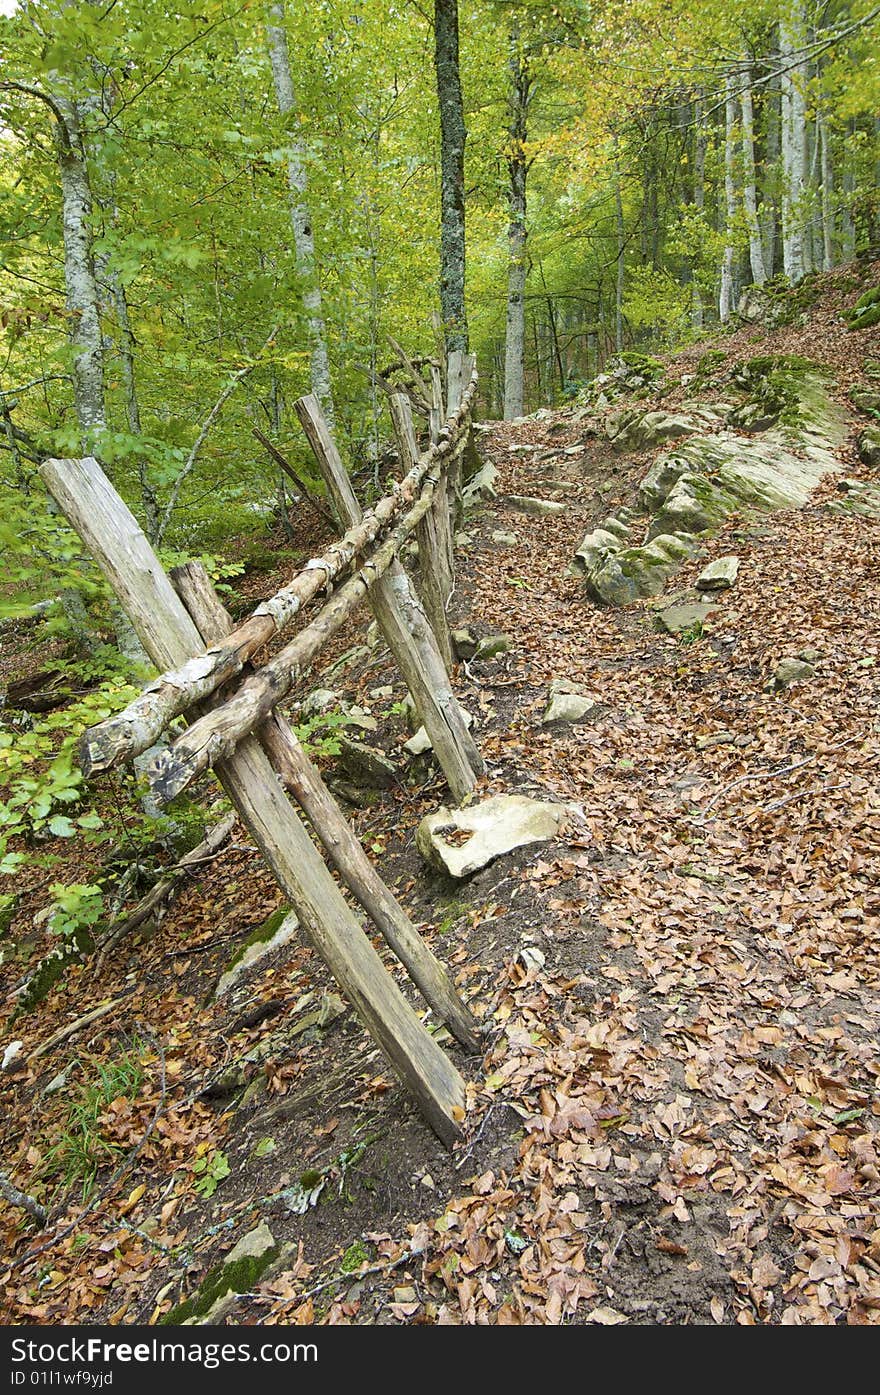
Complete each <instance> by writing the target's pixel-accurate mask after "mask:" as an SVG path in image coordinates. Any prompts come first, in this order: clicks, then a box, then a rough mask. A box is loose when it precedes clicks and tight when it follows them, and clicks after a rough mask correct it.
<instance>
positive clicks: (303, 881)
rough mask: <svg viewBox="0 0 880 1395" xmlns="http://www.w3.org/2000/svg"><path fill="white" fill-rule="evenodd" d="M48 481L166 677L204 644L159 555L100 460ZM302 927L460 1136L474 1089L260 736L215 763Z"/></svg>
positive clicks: (415, 1085) (423, 1097)
mask: <svg viewBox="0 0 880 1395" xmlns="http://www.w3.org/2000/svg"><path fill="white" fill-rule="evenodd" d="M40 473H41V475H42V477H43V479H44V481H45V483H46V485H47V487H48V488H49V490H50V492H51V493H52V495H53V496H54V498H55V499H56V501H57V502H58V504H59V505H60V507H61V508H62V510H63V511H64V513H65V515H66V516H67V518H68V520H69V521H70V523H71V525H72V526H73V527H74V528H75V530H76V531H77V532H78V533H79V535H80V537H81V538H82V539H83V541H84V543H85V544H86V546H87V547H88V549H89V551H90V552H91V553H92V556H93V557H94V558H95V560H96V561H97V563H98V565H99V566H100V568H101V570H102V571H103V572H104V575H105V576H106V578H107V580H108V581H109V583H110V585H111V587H112V589H113V591H114V592H115V593H116V595H117V596H118V597H119V599H120V601H121V602H122V604H123V607H124V608H125V610H126V611H127V613H128V615H129V618H130V619H131V621H132V624H133V625H134V627H135V630H136V631H137V633H138V637H139V638H140V640H141V643H142V644H143V646H144V648H145V649H146V651H147V653H148V654H149V655H150V658H151V659H152V660H153V662H154V663H155V664H156V665H157V667H158V668H159V669H160V670H162V669H168V668H173V667H175V666H177V665H180V664H182V663H184V662H185V661H186V660H187V659H188V658H189V657H190V655H192V654H197V653H199V652H201V650H202V648H203V645H202V640H201V636H200V635H199V632H198V630H197V629H196V626H195V623H194V622H193V620H192V618H191V617H190V615H189V614H188V613H187V611H186V608H185V606H184V605H183V602H182V601H181V599H180V597H179V596H178V595H177V593H176V592H175V591H174V589H173V587H172V585H171V582H170V581H169V579H168V577H167V576H166V574H165V572H164V571H163V569H162V567H161V565H160V563H159V560H158V558H157V557H156V555H155V553H154V552H153V549H152V547H151V546H150V544H149V542H148V541H147V539H146V537H145V535H144V533H143V532H142V530H141V528H140V527H139V525H138V523H137V521H136V519H135V518H134V516H133V515H132V514H131V512H130V510H129V509H128V507H127V505H126V504H125V503H124V502H123V501H122V499H121V498H120V497H119V495H118V494H117V493H116V491H115V489H114V488H113V486H112V485H111V483H110V481H109V480H108V479H107V477H106V475H105V474H104V472H103V470H102V469H101V467H100V465H99V464H98V462H97V460H95V459H94V458H92V457H88V458H86V459H84V460H47V461H44V463H43V464H42V465H41V466H40ZM215 768H216V773H217V776H218V778H219V779H220V781H221V783H222V784H223V787H224V789H225V790H226V792H227V794H228V795H229V797H230V799H231V800H232V802H233V804H234V805H235V807H236V809H237V810H238V813H239V816H240V817H241V818H242V820H243V821H244V823H245V825H246V826H247V828H248V829H249V831H250V833H251V836H252V837H253V839H254V841H255V843H256V844H257V846H258V847H259V849H260V851H261V852H262V854H263V856H264V857H265V859H266V861H267V862H268V864H269V866H270V867H271V869H272V871H273V872H274V874H275V877H276V879H277V881H278V884H279V886H280V887H281V888H282V890H283V891H284V893H285V895H286V896H287V897H288V898H289V900H290V903H291V905H292V906H293V908H294V910H295V911H296V913H297V915H298V917H299V919H300V923H301V924H302V926H303V928H304V929H305V931H306V932H307V934H308V935H309V936H310V937H311V939H312V942H313V944H314V945H315V948H316V949H317V950H318V953H319V954H320V955H321V956H322V958H323V959H324V960H325V962H326V964H327V965H328V967H329V969H330V971H331V973H332V974H333V976H334V978H335V979H336V980H337V982H338V983H339V985H340V987H341V988H342V991H343V992H344V993H345V995H346V997H347V998H348V1000H349V1002H350V1003H351V1004H352V1006H353V1007H354V1009H355V1012H356V1013H357V1015H358V1017H359V1018H360V1019H361V1021H362V1022H363V1024H364V1026H365V1027H366V1028H367V1030H368V1031H369V1032H370V1034H371V1035H372V1037H373V1038H374V1040H375V1041H376V1042H378V1044H379V1045H380V1046H381V1047H382V1048H383V1050H384V1051H385V1053H386V1055H387V1056H388V1058H389V1060H390V1061H391V1063H392V1065H393V1067H394V1068H395V1070H396V1071H397V1073H398V1074H399V1075H400V1076H401V1078H402V1079H403V1080H404V1081H405V1082H406V1084H407V1085H408V1086H409V1088H410V1090H411V1091H412V1093H413V1094H414V1095H415V1097H416V1099H417V1100H418V1103H419V1105H420V1107H421V1109H422V1111H423V1113H424V1114H425V1117H426V1118H427V1119H428V1121H429V1123H430V1124H431V1126H432V1128H433V1129H434V1130H435V1132H436V1133H437V1134H438V1135H439V1137H440V1138H441V1139H443V1141H444V1142H446V1143H452V1142H453V1141H454V1140H455V1139H456V1138H457V1136H458V1134H459V1132H460V1129H459V1122H460V1120H461V1119H462V1118H463V1114H464V1081H463V1080H462V1078H461V1076H460V1075H459V1073H458V1071H457V1070H456V1069H455V1067H454V1066H453V1064H452V1062H451V1061H450V1060H449V1059H448V1058H447V1057H446V1056H445V1055H444V1053H443V1051H442V1050H441V1049H440V1047H439V1046H438V1045H437V1043H436V1042H435V1041H434V1039H433V1037H432V1036H431V1035H430V1034H429V1033H428V1032H427V1031H426V1030H425V1028H424V1027H423V1026H422V1024H421V1023H420V1022H419V1020H418V1018H417V1017H416V1015H415V1013H414V1012H413V1010H412V1008H411V1007H410V1006H409V1004H408V1003H407V1001H406V999H405V998H404V996H403V994H402V993H401V992H400V989H399V988H398V987H397V985H396V983H395V982H394V980H393V979H392V978H391V976H390V975H389V974H388V972H387V970H386V969H385V967H384V965H383V963H382V961H381V959H380V958H379V955H378V954H377V953H376V950H375V949H374V948H373V946H372V944H371V943H370V941H369V939H368V938H367V936H366V934H365V933H364V931H363V929H362V928H361V926H360V925H359V924H358V922H357V920H356V918H355V916H354V914H353V912H352V910H351V908H350V907H349V906H348V904H347V903H346V901H345V899H344V897H343V895H342V893H341V891H340V890H339V887H338V886H337V885H336V882H335V881H334V880H333V877H332V876H331V875H330V872H329V870H328V869H327V867H326V866H325V864H324V862H323V859H322V858H321V855H320V853H319V852H318V850H317V848H316V847H315V845H314V843H313V842H312V840H311V838H310V837H309V835H308V832H307V831H306V829H305V827H304V825H303V824H302V822H301V821H300V819H299V818H298V816H297V814H296V812H295V810H294V809H293V807H292V805H291V803H290V801H289V799H288V798H287V796H286V794H285V793H284V791H283V789H282V787H281V785H280V783H279V781H278V779H277V776H276V775H275V772H274V770H273V769H272V766H271V765H270V763H269V760H268V758H267V756H266V755H265V753H264V751H263V750H262V748H261V746H260V743H259V741H258V740H257V738H256V737H254V736H246V737H245V738H244V739H243V740H242V741H241V742H240V743H239V744H238V746H237V747H236V749H235V752H234V754H233V755H231V756H228V757H227V758H226V759H224V760H222V761H218V762H217V765H216V767H215Z"/></svg>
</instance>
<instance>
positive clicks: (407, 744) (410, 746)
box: [403, 711, 474, 756]
mask: <svg viewBox="0 0 880 1395" xmlns="http://www.w3.org/2000/svg"><path fill="white" fill-rule="evenodd" d="M462 716H463V717H464V724H465V726H466V727H467V728H468V729H469V730H470V728H471V727H472V726H473V724H474V719H473V717H472V716H471V714H470V712H464V711H463V712H462ZM403 749H404V750H405V751H406V753H407V755H410V756H424V755H426V754H427V752H428V751H433V749H434V746H433V743H432V741H431V738H430V736H429V735H428V733H427V730H426V729H425V727H419V729H418V731H417V732H416V733H415V735H414V736H411V737H410V739H409V741H404V743H403Z"/></svg>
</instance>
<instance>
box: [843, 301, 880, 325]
mask: <svg viewBox="0 0 880 1395" xmlns="http://www.w3.org/2000/svg"><path fill="white" fill-rule="evenodd" d="M876 324H880V302H878V303H877V304H874V305H868V306H867V307H866V308H865V309H864V310H860V311H859V312H858V314H857V315H855V316H853V317H852V318H851V319H850V321H849V328H850V329H870V328H871V326H872V325H876Z"/></svg>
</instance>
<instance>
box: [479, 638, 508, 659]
mask: <svg viewBox="0 0 880 1395" xmlns="http://www.w3.org/2000/svg"><path fill="white" fill-rule="evenodd" d="M509 648H510V635H486V636H485V638H484V639H481V640H480V642H479V644H478V645H477V647H476V650H475V651H474V658H475V659H495V658H497V657H498V655H499V654H506V653H507V651H508V649H509Z"/></svg>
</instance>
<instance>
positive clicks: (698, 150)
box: [691, 96, 707, 330]
mask: <svg viewBox="0 0 880 1395" xmlns="http://www.w3.org/2000/svg"><path fill="white" fill-rule="evenodd" d="M706 145H707V142H706V127H705V107H704V105H703V98H702V96H698V97H697V98H696V100H695V102H694V212H695V213H696V214H697V217H698V218H702V216H703V213H704V212H705V209H706ZM692 274H693V281H692V282H691V325H692V327H693V328H694V329H697V330H700V329H702V328H703V293H702V290H701V289H700V257H699V253H698V252H697V253H695V255H694V260H693V271H692Z"/></svg>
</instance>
